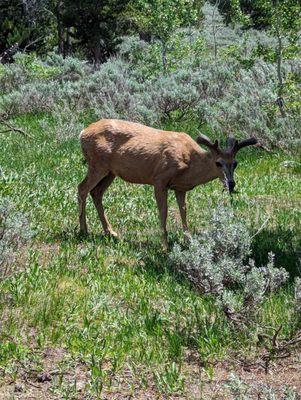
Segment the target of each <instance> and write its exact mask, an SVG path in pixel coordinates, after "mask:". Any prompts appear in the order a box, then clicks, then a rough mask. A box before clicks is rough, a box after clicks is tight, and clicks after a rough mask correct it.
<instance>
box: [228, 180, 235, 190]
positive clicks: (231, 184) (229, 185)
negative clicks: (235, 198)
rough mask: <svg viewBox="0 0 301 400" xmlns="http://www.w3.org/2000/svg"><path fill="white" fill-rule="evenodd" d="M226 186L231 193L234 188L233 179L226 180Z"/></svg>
mask: <svg viewBox="0 0 301 400" xmlns="http://www.w3.org/2000/svg"><path fill="white" fill-rule="evenodd" d="M228 188H229V192H230V193H232V192H233V190H234V188H235V182H234V181H228Z"/></svg>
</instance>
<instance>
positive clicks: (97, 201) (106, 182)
mask: <svg viewBox="0 0 301 400" xmlns="http://www.w3.org/2000/svg"><path fill="white" fill-rule="evenodd" d="M114 179H115V175H113V174H112V173H109V175H107V176H106V177H105V178H103V179H102V180H101V181H100V182H99V183H98V184H97V185H96V186H95V187H94V189H92V190H91V192H90V194H91V196H92V199H93V203H94V205H95V208H96V210H97V212H98V216H99V219H100V221H101V224H102V227H103V230H104V232H105V234H106V235H110V236H114V237H117V233H116V232H114V231H113V229H112V228H111V225H110V223H109V221H108V219H107V217H106V215H105V212H104V208H103V204H102V199H103V195H104V192H105V191H106V190H107V189H108V187H109V186H110V185H111V183H112V182H113V180H114Z"/></svg>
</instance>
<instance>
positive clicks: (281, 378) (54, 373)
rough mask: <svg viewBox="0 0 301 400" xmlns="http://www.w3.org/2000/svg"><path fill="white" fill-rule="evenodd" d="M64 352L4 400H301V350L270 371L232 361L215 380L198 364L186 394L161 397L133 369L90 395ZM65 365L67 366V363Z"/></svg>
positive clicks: (12, 383)
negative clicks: (132, 372)
mask: <svg viewBox="0 0 301 400" xmlns="http://www.w3.org/2000/svg"><path fill="white" fill-rule="evenodd" d="M65 359H66V354H65V352H64V350H62V349H49V350H46V351H45V352H44V353H43V356H42V365H41V368H40V369H39V371H37V370H35V369H31V367H30V366H27V368H25V367H24V369H21V372H19V373H18V377H17V378H16V379H12V378H11V379H10V378H8V377H5V378H3V379H2V383H1V381H0V399H1V400H11V399H16V400H57V399H63V398H64V399H65V398H66V399H78V400H82V399H83V400H84V399H102V400H112V399H115V400H126V399H137V400H144V399H154V400H155V399H158V400H159V399H160V400H161V399H162V400H163V399H177V400H182V399H189V400H234V399H235V400H240V399H241V400H249V399H250V400H252V399H256V400H259V399H260V400H280V399H281V400H282V399H283V400H288V399H289V400H291V399H292V400H293V399H294V400H297V399H301V352H297V353H296V354H294V356H292V357H290V358H286V359H283V360H281V361H277V363H274V364H273V365H271V368H270V370H269V371H268V373H266V372H265V370H264V368H263V366H261V365H260V363H258V362H255V361H254V360H253V361H252V362H246V360H244V361H240V360H233V361H231V362H230V361H228V362H220V363H217V364H216V365H215V366H214V372H213V375H212V377H211V378H210V377H209V376H208V374H206V373H205V371H204V369H203V368H202V367H199V366H198V365H197V364H196V363H192V364H191V363H189V364H188V363H187V364H186V365H184V366H183V375H184V376H185V389H184V392H182V393H179V394H175V393H173V394H168V393H164V394H162V393H160V392H158V389H157V388H156V386H155V384H154V383H153V382H152V380H151V379H150V380H149V382H148V385H147V386H148V387H147V389H145V387H144V388H143V387H142V385H141V382H139V381H137V379H136V380H135V379H133V376H132V375H131V373H130V371H129V370H124V371H123V373H122V374H119V376H118V381H117V380H116V381H114V378H113V380H112V384H111V387H110V391H109V392H107V391H106V390H103V391H101V393H100V394H99V395H98V396H95V395H93V396H92V395H89V392H90V390H89V373H88V370H87V368H86V366H85V365H84V364H82V363H76V362H74V361H73V362H70V360H69V362H65V361H64V360H65ZM64 362H65V363H64Z"/></svg>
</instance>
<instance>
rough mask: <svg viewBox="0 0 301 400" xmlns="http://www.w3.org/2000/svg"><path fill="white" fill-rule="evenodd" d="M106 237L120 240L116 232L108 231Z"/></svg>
mask: <svg viewBox="0 0 301 400" xmlns="http://www.w3.org/2000/svg"><path fill="white" fill-rule="evenodd" d="M105 235H106V236H109V237H111V238H115V239H117V238H118V234H117V233H116V232H114V231H107V232H106V233H105Z"/></svg>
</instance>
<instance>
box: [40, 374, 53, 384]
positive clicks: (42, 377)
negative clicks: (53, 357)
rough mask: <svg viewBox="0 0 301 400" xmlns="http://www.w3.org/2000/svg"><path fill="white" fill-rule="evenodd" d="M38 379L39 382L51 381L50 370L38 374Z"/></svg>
mask: <svg viewBox="0 0 301 400" xmlns="http://www.w3.org/2000/svg"><path fill="white" fill-rule="evenodd" d="M37 381H38V382H42V383H44V382H50V381H51V375H50V374H49V372H41V373H40V374H38V375H37Z"/></svg>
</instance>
